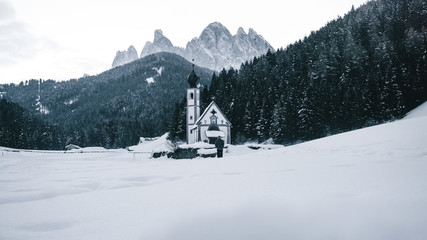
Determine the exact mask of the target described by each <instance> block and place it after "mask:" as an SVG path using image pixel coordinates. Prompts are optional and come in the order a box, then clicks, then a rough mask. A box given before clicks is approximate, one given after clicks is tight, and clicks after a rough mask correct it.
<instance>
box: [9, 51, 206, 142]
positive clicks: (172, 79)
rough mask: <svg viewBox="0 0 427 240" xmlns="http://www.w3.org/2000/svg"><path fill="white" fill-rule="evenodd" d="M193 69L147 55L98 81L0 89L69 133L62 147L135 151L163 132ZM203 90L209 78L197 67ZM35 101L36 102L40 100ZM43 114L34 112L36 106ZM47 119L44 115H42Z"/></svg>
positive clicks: (170, 58)
mask: <svg viewBox="0 0 427 240" xmlns="http://www.w3.org/2000/svg"><path fill="white" fill-rule="evenodd" d="M191 70H192V64H191V63H190V62H188V61H186V60H185V59H184V58H182V57H180V56H178V55H175V54H170V53H158V54H154V55H149V56H147V57H145V58H142V59H140V60H137V61H134V62H132V63H129V64H126V65H123V66H119V67H116V68H113V69H111V70H109V71H106V72H103V73H101V74H99V75H97V76H90V77H85V78H81V79H77V80H70V81H66V82H55V81H41V84H40V92H39V83H40V82H39V81H35V80H33V81H29V82H28V83H25V84H24V83H22V84H20V85H13V84H10V85H4V86H3V87H4V88H3V90H2V91H4V92H6V95H5V96H6V97H7V98H8V99H10V100H11V101H13V102H16V103H18V104H19V105H21V106H23V107H24V108H26V109H27V110H29V111H30V112H32V113H34V114H38V115H40V117H42V118H43V119H44V120H45V121H48V122H50V123H52V124H55V125H58V126H60V127H61V128H62V129H63V130H64V131H66V132H68V134H67V135H68V136H69V139H67V140H66V142H68V143H70V142H72V143H75V144H78V145H81V146H90V145H96V146H98V145H102V146H104V147H125V146H130V145H134V144H135V143H137V142H138V140H139V137H141V136H157V135H161V134H163V133H165V132H166V131H167V129H168V121H169V120H170V119H171V114H172V112H173V106H174V104H175V103H176V102H181V101H182V99H183V98H184V96H185V94H186V89H187V86H188V83H187V76H188V74H189V73H190V72H191ZM196 73H197V74H198V75H199V77H200V83H201V84H202V85H206V84H209V82H210V79H211V74H212V72H211V71H210V70H207V69H204V68H200V67H196ZM39 95H40V97H39ZM36 99H38V100H39V104H42V106H43V107H44V109H45V110H46V111H44V112H43V113H41V112H40V111H36V109H37V108H38V105H36V104H37V101H36ZM45 113H47V114H45Z"/></svg>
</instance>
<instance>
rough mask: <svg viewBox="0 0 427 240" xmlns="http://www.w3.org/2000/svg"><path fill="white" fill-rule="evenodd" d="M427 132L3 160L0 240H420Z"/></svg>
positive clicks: (426, 192) (393, 126) (394, 128)
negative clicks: (196, 154) (198, 154)
mask: <svg viewBox="0 0 427 240" xmlns="http://www.w3.org/2000/svg"><path fill="white" fill-rule="evenodd" d="M421 115H422V114H421ZM426 122H427V117H425V115H424V116H418V117H415V118H410V119H405V120H401V121H396V122H393V123H388V124H383V125H379V126H375V127H370V128H365V129H361V130H357V131H353V132H349V133H343V134H339V135H334V136H330V137H327V138H323V139H318V140H315V141H311V142H306V143H303V144H298V145H294V146H290V147H280V148H277V149H273V150H265V149H260V150H257V151H255V150H251V149H249V148H247V147H246V146H230V148H229V150H228V152H227V153H225V158H223V159H217V158H207V159H202V158H197V159H192V160H189V159H188V160H187V159H184V160H171V159H167V158H160V159H150V158H149V156H150V155H149V154H133V153H128V152H125V151H111V152H104V153H89V152H86V153H74V154H64V153H60V152H56V153H42V152H9V151H1V152H2V153H1V154H0V239H10V240H12V239H104V240H105V239H107V240H108V239H141V240H142V239H160V240H166V239H186V240H195V239H207V240H210V239H273V240H275V239H355V240H356V239H384V240H386V239H387V240H389V239H415V240H417V239H420V240H421V239H426V238H427V174H426V172H427V135H426V134H425V133H426V132H427V125H426ZM141 149H143V147H141ZM144 150H145V149H144Z"/></svg>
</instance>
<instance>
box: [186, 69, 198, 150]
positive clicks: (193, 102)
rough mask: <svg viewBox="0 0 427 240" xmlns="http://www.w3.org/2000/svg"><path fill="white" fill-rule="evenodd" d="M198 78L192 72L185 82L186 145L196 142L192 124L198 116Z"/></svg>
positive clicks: (195, 133)
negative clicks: (186, 84)
mask: <svg viewBox="0 0 427 240" xmlns="http://www.w3.org/2000/svg"><path fill="white" fill-rule="evenodd" d="M198 80H199V77H198V76H197V75H196V73H195V72H194V64H193V71H192V72H191V73H190V75H188V77H187V81H188V84H190V88H188V89H187V123H186V125H187V144H192V143H195V142H196V138H197V132H196V129H194V130H193V127H194V124H195V123H196V121H197V119H198V118H199V116H200V89H199V88H198V87H197V81H198Z"/></svg>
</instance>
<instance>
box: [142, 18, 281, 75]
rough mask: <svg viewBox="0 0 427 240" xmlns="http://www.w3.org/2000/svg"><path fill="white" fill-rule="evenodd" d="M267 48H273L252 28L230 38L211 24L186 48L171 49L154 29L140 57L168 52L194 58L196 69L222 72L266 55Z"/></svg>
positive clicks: (223, 28) (220, 28)
mask: <svg viewBox="0 0 427 240" xmlns="http://www.w3.org/2000/svg"><path fill="white" fill-rule="evenodd" d="M268 49H271V50H272V51H273V47H272V46H271V45H270V44H269V43H268V42H267V41H266V40H265V39H264V38H263V37H262V36H261V35H259V34H257V33H256V32H255V30H253V29H252V28H250V29H249V33H246V32H245V30H243V28H241V27H240V28H239V29H238V30H237V33H236V35H232V34H231V33H230V31H229V30H228V29H227V28H226V27H225V26H224V25H222V24H221V23H219V22H213V23H210V24H209V25H208V26H207V27H206V28H205V29H203V31H202V33H201V34H200V36H199V37H198V38H197V37H195V38H193V39H192V40H191V41H189V42H188V43H187V46H186V48H180V47H176V46H174V45H173V44H172V42H171V41H170V40H169V39H168V38H167V37H165V36H164V34H163V31H162V30H160V29H157V30H155V31H154V40H153V42H150V41H148V42H146V43H145V46H144V48H143V49H142V51H141V55H140V58H143V57H145V56H147V55H150V54H154V53H158V52H170V53H175V54H177V55H180V56H182V57H184V58H186V59H187V60H189V61H191V60H192V59H194V60H195V64H197V65H199V66H202V67H206V68H210V69H212V70H222V69H223V68H230V67H233V68H239V67H240V65H241V64H242V63H243V62H245V61H247V60H251V59H253V58H254V57H256V56H260V55H262V54H265V53H267V51H268Z"/></svg>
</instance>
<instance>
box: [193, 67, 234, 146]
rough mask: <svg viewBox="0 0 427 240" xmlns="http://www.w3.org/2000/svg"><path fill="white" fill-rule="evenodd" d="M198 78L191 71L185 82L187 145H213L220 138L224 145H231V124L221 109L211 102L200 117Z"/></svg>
mask: <svg viewBox="0 0 427 240" xmlns="http://www.w3.org/2000/svg"><path fill="white" fill-rule="evenodd" d="M198 80H199V77H198V76H197V75H196V73H195V72H194V64H193V71H192V72H191V73H190V75H188V78H187V81H188V83H189V84H190V88H188V89H187V144H192V143H195V142H207V143H211V144H214V143H215V140H216V138H218V136H220V137H221V138H222V139H223V140H224V142H225V143H226V144H231V122H230V121H229V120H228V119H227V117H226V116H225V115H224V113H223V112H222V111H221V109H220V108H219V107H218V105H216V103H215V102H214V101H212V102H211V103H210V104H209V106H208V107H207V108H206V109H205V111H203V113H202V115H200V89H199V88H198V87H197V81H198Z"/></svg>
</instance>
